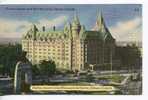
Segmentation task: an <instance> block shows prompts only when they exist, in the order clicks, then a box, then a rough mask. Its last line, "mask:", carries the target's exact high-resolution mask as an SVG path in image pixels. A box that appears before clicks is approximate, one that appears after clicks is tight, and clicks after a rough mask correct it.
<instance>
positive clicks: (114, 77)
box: [97, 75, 125, 83]
mask: <svg viewBox="0 0 148 100" xmlns="http://www.w3.org/2000/svg"><path fill="white" fill-rule="evenodd" d="M124 78H125V77H124V76H119V75H112V76H104V77H98V78H97V79H98V80H109V81H112V82H117V83H121V82H122V80H123V79H124Z"/></svg>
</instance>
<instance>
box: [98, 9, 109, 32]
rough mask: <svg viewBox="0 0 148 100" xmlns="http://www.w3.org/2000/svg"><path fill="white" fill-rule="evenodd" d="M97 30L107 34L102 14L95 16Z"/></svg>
mask: <svg viewBox="0 0 148 100" xmlns="http://www.w3.org/2000/svg"><path fill="white" fill-rule="evenodd" d="M97 30H98V31H99V32H103V33H105V32H108V29H107V27H106V25H105V22H104V18H103V15H102V12H101V13H100V14H97Z"/></svg>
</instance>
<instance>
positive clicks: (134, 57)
mask: <svg viewBox="0 0 148 100" xmlns="http://www.w3.org/2000/svg"><path fill="white" fill-rule="evenodd" d="M116 58H117V59H120V60H121V63H122V65H123V67H122V68H125V69H133V67H134V69H135V68H140V67H141V60H142V58H141V52H140V50H139V48H138V47H137V46H136V45H134V44H133V45H131V46H130V45H127V46H124V47H121V46H118V47H116Z"/></svg>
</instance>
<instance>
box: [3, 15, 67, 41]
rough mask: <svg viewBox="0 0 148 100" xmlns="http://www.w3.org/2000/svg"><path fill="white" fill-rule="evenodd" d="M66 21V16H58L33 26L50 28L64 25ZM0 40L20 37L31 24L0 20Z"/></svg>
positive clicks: (41, 20) (40, 21)
mask: <svg viewBox="0 0 148 100" xmlns="http://www.w3.org/2000/svg"><path fill="white" fill-rule="evenodd" d="M66 19H67V17H66V16H58V17H56V18H54V19H52V20H49V19H40V20H39V21H37V22H36V23H35V24H36V25H37V27H39V28H41V27H42V26H45V27H48V28H51V27H53V26H54V25H55V26H57V27H58V26H61V25H63V24H64V22H65V20H66ZM0 23H1V24H0V38H2V37H10V38H15V37H21V36H22V34H24V33H25V32H26V31H27V30H28V29H29V28H30V25H31V24H32V23H31V22H29V21H26V20H13V19H5V18H0Z"/></svg>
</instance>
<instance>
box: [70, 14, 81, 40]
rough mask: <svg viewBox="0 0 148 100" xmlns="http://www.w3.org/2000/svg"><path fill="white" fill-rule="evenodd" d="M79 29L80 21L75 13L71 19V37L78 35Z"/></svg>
mask: <svg viewBox="0 0 148 100" xmlns="http://www.w3.org/2000/svg"><path fill="white" fill-rule="evenodd" d="M80 29H81V25H80V21H79V18H78V16H77V14H76V15H75V16H74V18H73V21H72V37H73V38H76V37H78V36H79V32H80Z"/></svg>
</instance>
